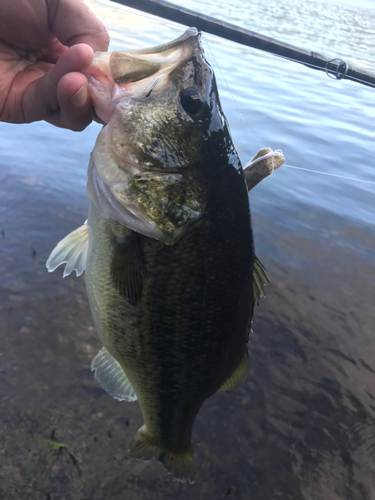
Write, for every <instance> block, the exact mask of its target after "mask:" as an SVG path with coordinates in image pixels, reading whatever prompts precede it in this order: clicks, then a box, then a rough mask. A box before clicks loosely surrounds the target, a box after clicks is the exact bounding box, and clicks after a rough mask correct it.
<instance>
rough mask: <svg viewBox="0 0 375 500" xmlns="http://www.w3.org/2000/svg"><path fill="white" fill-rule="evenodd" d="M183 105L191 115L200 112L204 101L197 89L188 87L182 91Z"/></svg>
mask: <svg viewBox="0 0 375 500" xmlns="http://www.w3.org/2000/svg"><path fill="white" fill-rule="evenodd" d="M180 99H181V105H182V107H183V108H184V110H185V111H186V113H188V114H189V115H196V114H197V113H199V111H200V109H201V107H202V105H203V102H202V100H201V96H200V94H199V92H198V90H197V89H195V88H194V87H188V88H187V89H185V90H183V91H182V92H181V96H180Z"/></svg>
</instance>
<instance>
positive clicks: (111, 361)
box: [91, 347, 137, 401]
mask: <svg viewBox="0 0 375 500" xmlns="http://www.w3.org/2000/svg"><path fill="white" fill-rule="evenodd" d="M91 371H95V378H96V380H97V381H98V382H99V384H100V385H101V386H102V387H103V389H105V390H106V391H107V392H108V393H109V394H110V395H111V396H113V397H114V398H115V399H119V400H120V401H124V400H125V401H136V400H137V395H136V393H135V392H134V389H133V387H132V386H131V383H130V382H129V380H128V378H127V376H126V375H125V372H124V370H123V369H122V367H121V365H120V363H119V362H118V361H116V360H115V358H113V357H112V356H111V355H110V354H109V352H108V351H107V349H106V348H105V347H102V348H101V349H100V351H99V352H98V354H97V355H96V356H95V358H94V359H93V360H92V363H91Z"/></svg>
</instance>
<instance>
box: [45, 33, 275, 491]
mask: <svg viewBox="0 0 375 500" xmlns="http://www.w3.org/2000/svg"><path fill="white" fill-rule="evenodd" d="M200 36H201V35H200V32H199V31H198V30H197V29H196V28H189V29H188V30H187V31H185V33H184V34H182V35H181V36H180V37H178V38H177V39H175V40H173V41H172V42H169V43H166V44H164V45H160V46H157V47H152V48H147V49H141V50H133V51H113V52H109V53H95V56H94V60H93V63H92V65H91V66H90V67H89V69H88V70H87V73H86V76H87V78H88V82H89V87H90V95H91V98H92V100H93V102H94V107H95V112H96V114H97V119H98V120H100V121H101V122H102V123H103V124H104V126H103V128H102V129H101V131H100V133H99V135H98V138H97V140H96V143H95V146H94V149H93V152H92V154H91V158H90V162H89V166H88V181H87V194H88V197H89V200H90V201H89V213H88V219H87V221H86V222H85V223H84V224H83V225H82V226H81V227H80V228H78V229H76V230H75V231H73V232H72V233H70V234H69V235H68V236H67V237H65V238H64V239H63V240H62V241H61V242H60V243H58V244H57V246H56V247H55V248H54V250H53V251H52V253H51V255H50V257H49V259H48V261H47V268H48V270H49V271H50V272H51V271H54V270H55V269H56V268H57V267H58V266H59V265H61V264H65V270H64V276H66V275H68V274H70V273H71V272H72V271H73V270H75V272H76V274H77V275H80V274H82V273H83V271H85V280H86V288H87V295H88V299H89V303H90V308H91V312H92V316H93V319H94V323H95V326H96V330H97V332H98V335H99V337H100V339H101V341H102V343H103V347H102V348H101V350H100V351H99V353H98V354H97V356H96V357H95V358H94V360H93V361H92V366H91V367H92V370H93V371H94V375H95V377H96V379H97V380H98V382H99V383H100V384H101V386H102V387H103V388H104V389H105V390H106V391H107V392H108V393H109V394H110V395H112V396H113V397H114V398H116V399H118V400H122V401H124V400H125V401H128V402H130V401H136V400H138V403H139V406H140V409H141V412H142V415H143V419H144V424H143V426H142V427H141V428H140V429H139V430H138V432H137V434H136V435H135V437H134V438H133V440H132V441H131V442H130V445H129V452H130V456H131V457H133V458H137V459H144V460H151V459H156V460H158V461H160V462H161V463H162V464H163V465H164V467H165V468H166V470H167V471H168V472H169V473H170V474H172V475H173V477H174V478H175V479H176V480H179V481H188V482H190V483H193V482H194V481H195V479H196V472H195V466H194V456H193V448H192V444H191V438H192V429H193V424H194V420H195V418H196V416H197V414H198V412H199V410H200V408H201V406H202V404H203V403H204V401H205V400H206V399H207V398H209V397H211V396H212V395H213V394H215V393H216V392H218V391H231V390H234V389H236V388H237V387H239V386H240V385H241V384H242V382H244V380H245V379H246V376H247V374H248V341H249V335H250V331H251V323H252V317H253V311H254V304H255V302H256V301H258V300H259V299H260V298H261V297H262V296H264V295H265V294H264V286H265V285H266V284H268V283H269V281H268V278H267V276H266V272H265V269H264V267H263V266H262V264H261V263H260V261H259V260H258V259H257V257H256V255H255V251H254V238H253V230H252V223H251V215H250V206H249V196H248V190H249V189H250V188H252V187H253V186H254V185H255V184H256V183H258V182H259V180H261V179H262V178H263V177H265V176H266V175H269V173H271V172H270V165H269V163H268V164H267V165H266V163H267V161H269V160H267V161H266V159H264V160H262V158H263V156H264V155H266V154H267V153H269V152H270V151H271V150H269V149H265V150H264V151H263V150H261V151H263V156H262V154H257V155H256V156H255V157H254V158H255V159H254V163H256V168H255V167H254V168H252V167H251V166H250V167H248V168H246V169H245V170H244V169H243V168H242V166H241V162H240V159H239V156H238V154H237V151H236V149H235V147H234V144H233V141H232V139H231V135H230V132H229V126H228V122H227V120H226V117H225V115H224V113H223V110H222V108H221V104H220V100H219V95H218V89H217V84H216V80H215V75H214V72H213V70H212V68H211V66H210V65H209V63H208V62H207V61H206V59H205V57H204V53H203V48H202V46H201V40H200ZM267 158H268V157H267ZM262 161H263V164H262ZM272 169H273V167H272ZM252 171H254V174H252Z"/></svg>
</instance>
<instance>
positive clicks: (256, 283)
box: [253, 257, 270, 304]
mask: <svg viewBox="0 0 375 500" xmlns="http://www.w3.org/2000/svg"><path fill="white" fill-rule="evenodd" d="M269 284H270V282H269V281H268V278H267V274H266V270H265V268H264V266H263V264H262V263H261V262H260V260H259V259H258V257H255V259H254V268H253V294H254V299H255V300H256V301H257V302H258V304H259V299H261V298H262V297H266V293H265V291H264V286H265V285H269Z"/></svg>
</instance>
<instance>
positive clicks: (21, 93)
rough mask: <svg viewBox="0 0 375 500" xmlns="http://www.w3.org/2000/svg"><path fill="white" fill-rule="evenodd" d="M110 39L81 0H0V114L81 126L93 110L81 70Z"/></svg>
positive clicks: (4, 117)
mask: <svg viewBox="0 0 375 500" xmlns="http://www.w3.org/2000/svg"><path fill="white" fill-rule="evenodd" d="M108 43H109V36H108V33H107V32H106V30H105V28H104V26H103V25H102V24H101V22H100V21H99V20H98V19H97V18H96V17H95V15H94V14H93V13H92V12H91V11H90V10H89V9H88V7H86V5H85V4H84V3H83V0H16V1H15V0H0V120H1V121H5V122H10V123H30V122H33V121H37V120H46V121H47V122H49V123H52V124H53V125H56V126H58V127H64V128H70V129H72V130H83V129H84V128H85V127H86V126H87V125H89V123H91V120H92V118H93V114H94V110H93V105H92V102H91V98H90V97H89V95H88V87H87V79H86V77H85V76H84V75H83V74H82V71H84V70H85V68H87V66H89V64H90V63H91V61H92V57H93V50H97V51H106V50H107V49H108Z"/></svg>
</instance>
